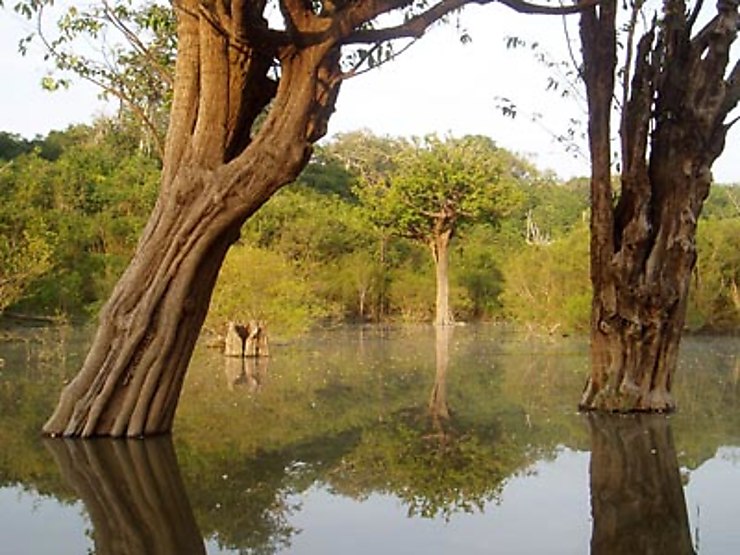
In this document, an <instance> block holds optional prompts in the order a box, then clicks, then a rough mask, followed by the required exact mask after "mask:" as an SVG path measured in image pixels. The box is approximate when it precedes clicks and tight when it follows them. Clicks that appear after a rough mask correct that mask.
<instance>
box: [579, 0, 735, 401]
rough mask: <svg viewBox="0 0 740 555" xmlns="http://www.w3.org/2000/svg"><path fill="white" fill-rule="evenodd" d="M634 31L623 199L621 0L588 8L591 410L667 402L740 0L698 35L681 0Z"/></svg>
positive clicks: (731, 84) (726, 97)
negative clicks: (617, 155)
mask: <svg viewBox="0 0 740 555" xmlns="http://www.w3.org/2000/svg"><path fill="white" fill-rule="evenodd" d="M664 8H665V24H663V25H662V26H661V28H660V31H659V32H657V33H656V31H655V29H652V30H650V31H649V32H648V33H647V34H646V35H645V36H644V37H642V39H641V40H640V41H639V44H638V46H637V51H636V64H635V70H634V74H633V78H632V83H631V87H630V89H631V90H630V94H629V98H628V101H627V104H626V105H625V106H624V107H623V115H622V126H621V129H620V135H621V139H622V140H621V150H622V156H621V159H622V174H621V182H620V191H619V199H618V202H617V203H616V204H615V203H614V202H613V200H612V196H613V192H612V183H611V178H610V177H611V176H610V168H611V160H610V145H609V113H610V109H611V95H612V91H613V86H614V67H615V64H614V61H615V59H616V38H615V33H614V12H615V9H614V2H607V3H601V5H600V7H599V8H598V12H597V9H596V8H594V9H589V10H587V11H586V12H584V14H583V15H582V19H581V36H582V42H583V52H584V65H585V81H586V89H587V96H588V101H589V138H590V149H591V157H592V162H591V163H592V175H591V195H592V209H591V233H592V235H591V282H592V285H593V304H592V318H591V363H592V369H591V374H590V376H589V379H588V382H587V384H586V388H585V390H584V392H583V396H582V398H581V401H580V407H581V408H582V409H588V410H593V409H596V410H607V411H618V412H630V411H670V410H672V409H673V408H674V407H675V402H674V400H673V397H672V394H671V386H672V382H673V375H674V372H675V370H676V365H677V360H678V349H679V343H680V339H681V333H682V330H683V327H684V321H685V315H686V302H687V296H688V289H689V284H690V281H691V274H692V271H693V268H694V266H695V264H696V256H697V254H696V244H695V237H696V226H697V221H698V218H699V214H700V212H701V208H702V204H703V202H704V199H705V198H706V196H707V194H708V192H709V186H710V184H711V180H712V177H711V171H710V170H711V165H712V163H713V162H714V160H715V159H716V158H717V156H719V154H720V153H721V152H722V149H723V148H724V139H725V135H726V133H727V129H728V127H729V126H728V125H725V124H724V120H725V118H726V116H727V115H728V113H729V111H730V110H732V109H733V108H734V107H735V105H736V104H737V102H738V98H739V97H740V83H738V81H739V79H738V78H739V77H740V69H738V68H739V66H738V65H735V67H734V69H733V70H732V72H731V74H730V76H729V78H728V79H725V71H726V68H727V65H728V62H729V49H730V45H731V44H732V43H733V41H734V40H735V37H736V33H737V23H738V12H737V0H731V1H730V2H727V3H724V4H723V3H720V5H719V6H718V15H717V17H715V19H713V20H712V22H710V23H709V24H708V25H707V27H705V29H703V30H702V31H700V32H699V33H697V34H696V35H695V36H694V37H693V38H692V37H691V33H692V24H693V22H692V21H691V18H690V17H688V16H687V10H686V8H685V5H684V3H683V2H682V1H681V0H666V1H665V3H664Z"/></svg>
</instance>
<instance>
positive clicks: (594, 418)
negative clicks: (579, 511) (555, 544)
mask: <svg viewBox="0 0 740 555" xmlns="http://www.w3.org/2000/svg"><path fill="white" fill-rule="evenodd" d="M588 423H589V429H590V431H591V470H590V476H591V511H592V514H593V531H592V535H591V553H592V554H594V555H601V554H609V555H620V554H623V555H633V554H635V553H671V554H672V555H693V553H694V549H693V546H692V544H691V534H690V533H689V520H688V516H687V514H686V502H685V499H684V495H683V488H682V484H681V474H680V472H679V469H678V461H677V460H676V451H675V448H674V446H673V437H672V434H671V428H670V422H669V421H668V420H667V419H666V418H665V417H664V416H661V415H636V416H629V417H613V416H609V415H601V414H591V415H589V417H588Z"/></svg>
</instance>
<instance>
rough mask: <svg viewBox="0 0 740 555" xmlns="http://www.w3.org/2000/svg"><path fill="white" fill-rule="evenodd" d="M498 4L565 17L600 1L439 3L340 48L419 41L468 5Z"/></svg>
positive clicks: (452, 0)
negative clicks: (396, 40)
mask: <svg viewBox="0 0 740 555" xmlns="http://www.w3.org/2000/svg"><path fill="white" fill-rule="evenodd" d="M494 2H498V3H500V4H503V5H505V6H507V7H509V8H511V9H513V10H514V11H516V12H519V13H525V14H543V15H567V14H573V13H578V12H580V11H582V10H583V9H584V8H588V7H590V6H594V5H596V4H598V3H599V2H600V0H586V1H584V2H582V3H580V4H574V5H572V6H562V5H561V6H544V5H539V4H531V3H529V2H525V1H524V0H442V1H441V2H438V3H437V4H435V5H434V6H432V7H431V8H429V9H428V10H426V11H424V12H422V13H420V14H418V15H416V16H414V17H412V18H410V19H409V20H408V21H406V22H404V23H402V24H401V25H397V26H395V27H386V28H382V29H363V30H359V31H355V32H353V33H351V34H350V35H349V36H347V38H346V39H344V40H342V43H343V44H353V43H371V42H381V41H386V40H392V39H398V38H417V39H418V38H420V37H421V36H422V35H423V34H424V33H425V32H426V30H427V29H428V28H429V27H430V26H431V25H432V24H433V23H435V22H436V21H438V20H439V19H441V18H443V17H444V16H446V15H448V14H449V13H451V12H454V11H455V10H459V9H460V8H463V7H464V6H466V5H468V4H480V5H485V4H493V3H494Z"/></svg>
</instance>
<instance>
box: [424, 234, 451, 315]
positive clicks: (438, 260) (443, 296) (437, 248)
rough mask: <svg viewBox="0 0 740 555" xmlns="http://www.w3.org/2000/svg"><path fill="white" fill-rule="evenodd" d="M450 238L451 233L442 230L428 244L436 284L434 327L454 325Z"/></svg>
mask: <svg viewBox="0 0 740 555" xmlns="http://www.w3.org/2000/svg"><path fill="white" fill-rule="evenodd" d="M451 238H452V231H450V230H444V231H441V232H439V233H435V235H434V239H433V240H432V243H431V244H430V248H431V250H432V257H433V258H434V270H435V276H436V283H437V302H436V305H435V306H436V314H435V317H434V325H435V326H451V325H453V324H454V323H455V319H454V318H453V316H452V311H451V310H450V276H449V258H450V255H449V248H450V239H451Z"/></svg>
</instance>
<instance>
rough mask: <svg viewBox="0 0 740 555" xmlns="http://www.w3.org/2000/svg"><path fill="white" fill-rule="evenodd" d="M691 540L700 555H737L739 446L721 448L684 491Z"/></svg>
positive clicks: (739, 546) (739, 541) (739, 550)
mask: <svg viewBox="0 0 740 555" xmlns="http://www.w3.org/2000/svg"><path fill="white" fill-rule="evenodd" d="M684 491H685V495H686V506H687V507H688V514H689V522H690V525H691V537H692V539H693V541H694V546H695V547H697V551H698V552H699V553H700V554H701V555H705V554H715V553H716V554H725V553H727V554H729V553H740V527H739V526H738V516H740V447H722V448H720V449H719V450H718V451H717V454H716V455H715V457H714V458H712V459H710V460H708V461H706V462H705V463H704V464H702V465H701V466H700V467H699V468H697V469H696V470H694V471H693V472H691V474H690V478H689V483H688V485H687V486H686V487H685V488H684Z"/></svg>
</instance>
